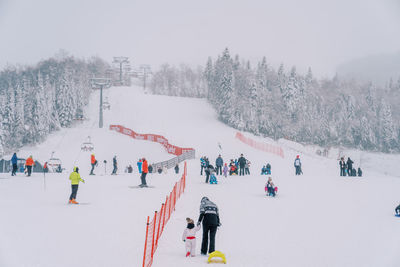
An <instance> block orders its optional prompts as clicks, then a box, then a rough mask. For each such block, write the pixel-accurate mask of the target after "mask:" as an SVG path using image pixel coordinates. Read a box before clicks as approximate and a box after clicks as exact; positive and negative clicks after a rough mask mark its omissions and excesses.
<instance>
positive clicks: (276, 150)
mask: <svg viewBox="0 0 400 267" xmlns="http://www.w3.org/2000/svg"><path fill="white" fill-rule="evenodd" d="M235 137H236V138H237V139H239V140H240V141H242V142H243V143H245V144H247V145H249V146H251V147H253V148H255V149H258V150H261V151H264V152H268V153H272V154H275V155H278V156H280V157H282V158H284V155H283V149H282V148H281V147H280V146H274V145H270V144H266V143H261V142H257V141H255V140H253V139H251V138H249V137H245V136H244V135H243V134H242V133H240V132H236V136H235Z"/></svg>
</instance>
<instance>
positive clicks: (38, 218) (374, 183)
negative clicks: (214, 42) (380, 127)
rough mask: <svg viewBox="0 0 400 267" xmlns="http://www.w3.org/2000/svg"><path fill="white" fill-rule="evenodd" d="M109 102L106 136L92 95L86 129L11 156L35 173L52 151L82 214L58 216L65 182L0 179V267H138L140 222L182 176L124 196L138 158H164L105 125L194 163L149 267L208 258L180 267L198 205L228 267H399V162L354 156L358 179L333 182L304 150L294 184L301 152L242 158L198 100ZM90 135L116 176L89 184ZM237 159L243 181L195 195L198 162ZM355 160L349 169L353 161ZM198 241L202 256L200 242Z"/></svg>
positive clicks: (329, 163)
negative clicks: (216, 222)
mask: <svg viewBox="0 0 400 267" xmlns="http://www.w3.org/2000/svg"><path fill="white" fill-rule="evenodd" d="M106 95H107V96H108V98H109V100H110V103H111V110H110V111H105V114H104V116H105V128H104V129H97V128H96V126H97V122H96V119H97V116H98V110H97V107H98V105H97V103H98V102H97V97H98V95H93V98H94V100H93V101H91V105H90V107H89V108H88V110H87V111H88V117H89V118H91V119H90V120H88V121H85V122H84V123H77V125H76V126H75V127H74V128H71V129H63V130H62V131H60V132H57V133H55V134H53V135H52V136H50V137H49V138H48V139H47V140H46V141H45V142H44V143H43V144H41V145H39V146H35V147H26V148H24V149H23V150H21V151H20V152H19V153H18V155H19V156H20V157H26V156H29V155H33V157H34V158H37V159H39V161H44V160H47V159H48V158H49V157H50V154H51V152H52V151H55V156H57V157H59V158H60V159H61V160H62V161H63V164H64V166H65V167H66V168H67V169H68V170H71V168H72V167H73V165H77V166H79V167H80V169H81V173H82V176H83V177H84V178H85V179H86V184H81V186H80V187H79V191H78V201H80V202H81V203H83V205H77V206H71V205H67V204H66V203H67V199H68V196H69V194H70V185H69V181H68V174H67V173H65V174H61V175H59V174H48V175H46V179H45V180H44V178H43V175H41V174H34V176H33V177H31V178H26V177H23V176H22V175H21V174H19V176H18V177H16V178H12V177H11V176H9V175H8V174H1V175H0V178H1V179H0V210H1V211H2V216H1V218H0V266H7V267H8V266H10V267H17V266H18V267H19V266H41V267H42V266H43V267H50V266H51V267H53V266H75V267H87V266H95V267H97V266H121V267H122V266H141V260H142V256H143V244H144V235H145V221H146V217H147V215H152V214H153V212H154V211H155V210H157V209H159V207H160V204H161V202H162V201H163V200H164V199H165V196H166V195H167V194H168V193H169V191H170V190H171V189H172V186H173V184H174V183H175V182H176V181H177V180H178V178H179V177H180V176H177V175H175V174H173V173H172V171H169V172H168V174H165V175H164V174H163V175H156V174H154V175H150V177H149V178H148V182H149V184H151V185H154V186H155V188H148V189H133V188H130V187H129V186H132V185H137V184H139V176H138V174H137V171H136V165H135V163H136V161H137V159H138V158H139V157H143V156H145V157H146V158H148V160H149V162H155V161H159V160H165V159H169V158H171V157H172V156H171V155H169V154H167V153H166V152H165V151H164V149H163V148H162V146H161V145H159V144H156V143H150V142H146V141H138V140H133V139H131V138H129V137H127V136H124V135H121V134H118V133H116V132H111V131H109V130H108V125H109V124H111V123H112V124H122V125H124V126H126V127H129V128H131V129H133V130H135V131H137V132H140V133H157V134H161V135H164V136H165V137H166V138H168V139H169V141H170V143H171V144H174V145H177V146H181V147H194V148H195V149H196V155H197V159H195V160H191V161H189V162H188V178H187V188H186V190H187V191H186V192H185V194H184V195H183V196H182V197H181V199H180V200H179V201H178V203H177V206H176V211H175V213H173V215H172V217H171V220H170V221H169V222H168V224H167V226H166V228H165V230H164V233H163V235H162V237H161V239H160V244H159V247H158V250H157V252H156V254H155V260H154V264H153V266H203V265H205V264H206V259H207V258H205V257H201V256H198V257H195V258H185V257H184V243H183V242H182V241H181V235H182V232H183V230H184V228H185V218H186V217H192V218H194V219H196V220H197V217H198V215H199V204H200V199H201V197H202V196H208V197H209V198H210V199H211V200H213V201H214V202H215V203H217V205H218V206H219V208H220V217H221V222H222V226H221V227H220V229H219V231H218V232H217V242H216V248H217V249H218V250H221V251H222V252H224V253H226V256H227V260H228V265H230V266H307V267H308V266H341V267H343V266H398V263H399V262H400V256H399V253H398V251H400V242H399V241H398V240H399V236H400V220H399V218H396V217H394V216H393V213H394V211H393V210H394V208H395V205H397V204H398V202H400V197H399V194H398V192H399V188H400V179H399V178H398V177H395V176H391V175H395V174H396V173H397V172H396V171H397V170H396V169H397V168H396V167H397V164H396V162H398V160H399V159H400V157H399V156H398V155H395V156H387V155H381V154H371V153H362V156H360V157H359V158H360V159H361V158H362V159H363V162H362V164H363V166H364V167H363V168H364V173H365V177H363V178H349V177H346V178H341V177H339V176H338V174H339V170H338V163H337V161H336V159H335V158H334V157H331V158H323V157H318V156H316V155H313V154H312V153H307V152H308V150H307V151H306V149H305V150H304V152H305V153H304V154H302V153H300V155H301V157H302V162H303V171H304V175H303V176H301V177H296V176H295V175H294V170H293V159H294V157H295V155H296V154H298V153H299V152H298V151H297V150H298V149H293V148H290V147H289V146H284V147H283V148H284V152H285V158H284V159H282V158H279V157H277V156H274V155H270V154H268V153H265V152H261V151H257V150H255V149H253V148H251V147H248V146H246V145H245V144H243V143H241V142H240V141H238V140H237V139H235V138H234V136H235V132H236V131H235V130H234V129H232V128H229V127H227V126H225V125H223V124H222V123H220V122H218V121H217V120H216V116H215V113H214V112H213V110H212V108H211V107H210V106H209V105H208V104H207V103H206V101H205V100H202V99H188V98H177V97H167V96H153V95H147V94H143V93H141V90H140V89H138V88H111V89H109V90H107V91H106ZM88 135H90V136H91V137H92V142H93V143H94V145H95V154H96V157H97V158H98V159H99V161H100V162H102V161H103V160H107V161H108V162H111V159H112V157H113V156H114V155H117V157H118V159H119V163H120V175H118V176H110V175H104V164H100V166H99V167H98V169H97V170H96V173H97V174H98V175H96V176H88V175H87V174H88V172H89V167H90V166H89V163H90V157H89V156H90V153H89V152H81V151H80V145H81V143H82V142H83V141H84V140H85V138H86V137H87V136H88ZM246 135H247V136H251V135H249V134H246ZM253 138H255V139H257V140H258V141H260V140H263V141H264V142H269V143H272V141H271V140H269V139H260V138H256V137H253ZM218 143H220V144H221V145H222V150H220V149H219V148H218ZM281 143H282V142H281ZM283 144H284V143H283ZM240 153H243V154H244V155H245V156H246V157H247V158H249V159H250V160H251V162H252V166H251V172H252V175H250V176H246V177H237V176H234V177H228V178H219V184H218V185H208V184H205V183H204V177H201V176H200V175H199V174H200V168H199V160H198V158H199V157H200V156H203V155H207V156H209V158H210V159H211V161H214V160H215V158H216V157H217V156H218V154H222V156H223V158H224V160H228V159H231V158H237V157H238V156H239V154H240ZM348 153H350V152H348ZM351 153H353V154H354V153H357V152H356V151H352V152H351ZM358 153H359V152H358ZM353 154H351V155H353ZM358 155H360V153H359V154H358ZM353 159H355V160H356V166H358V165H357V164H359V162H357V160H358V158H357V156H356V155H355V156H354V157H353ZM267 161H268V162H270V163H271V165H272V174H273V175H272V177H273V179H274V182H275V184H276V185H277V186H278V187H279V192H278V196H277V197H276V198H275V199H271V198H268V197H266V196H265V195H264V184H265V182H266V177H263V176H260V175H259V170H260V169H261V166H262V165H264V164H265V163H266V162H267ZM375 163H378V164H375ZM127 164H132V166H133V167H135V168H134V170H135V172H134V173H133V174H124V173H123V169H124V167H125V166H126V165H127ZM108 165H110V164H108ZM182 167H183V166H182ZM382 167H385V170H382ZM110 171H111V168H110V166H107V173H110ZM44 181H45V182H46V184H45V186H44ZM197 237H198V243H197V251H198V253H199V250H200V243H201V241H200V239H201V233H198V235H197Z"/></svg>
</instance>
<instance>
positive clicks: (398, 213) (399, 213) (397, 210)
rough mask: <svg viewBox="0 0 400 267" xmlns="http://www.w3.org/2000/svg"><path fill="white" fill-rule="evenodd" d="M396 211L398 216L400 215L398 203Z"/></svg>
mask: <svg viewBox="0 0 400 267" xmlns="http://www.w3.org/2000/svg"><path fill="white" fill-rule="evenodd" d="M394 211H395V212H396V215H397V216H400V205H398V206H397V207H396V209H395V210H394Z"/></svg>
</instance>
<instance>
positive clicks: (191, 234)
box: [182, 218, 201, 257]
mask: <svg viewBox="0 0 400 267" xmlns="http://www.w3.org/2000/svg"><path fill="white" fill-rule="evenodd" d="M186 222H187V226H186V229H185V231H183V235H182V239H183V242H185V248H186V257H189V256H192V257H194V256H196V232H197V231H199V230H200V228H201V226H200V225H197V226H194V221H193V220H192V219H190V218H186Z"/></svg>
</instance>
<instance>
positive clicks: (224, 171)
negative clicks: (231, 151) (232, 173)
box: [223, 163, 228, 178]
mask: <svg viewBox="0 0 400 267" xmlns="http://www.w3.org/2000/svg"><path fill="white" fill-rule="evenodd" d="M223 173H224V176H225V178H226V176H227V174H228V165H227V164H226V163H225V165H224V169H223Z"/></svg>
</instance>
